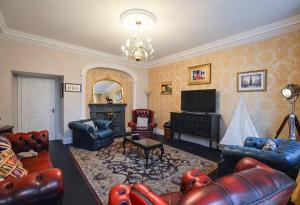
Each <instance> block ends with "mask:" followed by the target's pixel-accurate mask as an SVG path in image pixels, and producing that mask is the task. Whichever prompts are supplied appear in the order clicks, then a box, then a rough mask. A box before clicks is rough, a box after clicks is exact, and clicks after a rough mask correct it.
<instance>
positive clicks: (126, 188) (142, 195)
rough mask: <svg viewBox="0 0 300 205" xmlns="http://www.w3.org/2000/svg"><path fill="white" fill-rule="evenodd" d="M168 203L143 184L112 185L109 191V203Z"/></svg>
mask: <svg viewBox="0 0 300 205" xmlns="http://www.w3.org/2000/svg"><path fill="white" fill-rule="evenodd" d="M149 201H150V202H151V204H152V205H168V203H167V202H166V201H165V200H164V199H163V198H162V197H160V196H159V195H157V194H156V193H154V192H153V191H152V190H151V189H149V188H148V187H147V186H145V185H143V184H134V185H125V184H119V185H116V186H114V187H113V188H112V189H111V191H110V193H109V202H108V204H109V205H120V204H126V205H146V204H148V202H149Z"/></svg>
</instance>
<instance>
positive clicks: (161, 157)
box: [160, 147, 165, 161]
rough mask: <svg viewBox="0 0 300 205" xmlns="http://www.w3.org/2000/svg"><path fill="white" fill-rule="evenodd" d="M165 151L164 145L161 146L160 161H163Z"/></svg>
mask: <svg viewBox="0 0 300 205" xmlns="http://www.w3.org/2000/svg"><path fill="white" fill-rule="evenodd" d="M164 153H165V149H164V147H160V161H163V155H164Z"/></svg>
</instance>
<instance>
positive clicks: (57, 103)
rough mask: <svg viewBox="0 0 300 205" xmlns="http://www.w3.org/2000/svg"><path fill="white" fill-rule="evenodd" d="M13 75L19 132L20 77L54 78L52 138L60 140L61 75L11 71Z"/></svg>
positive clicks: (19, 130)
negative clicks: (15, 87) (15, 86)
mask: <svg viewBox="0 0 300 205" xmlns="http://www.w3.org/2000/svg"><path fill="white" fill-rule="evenodd" d="M13 74H14V76H15V77H16V78H17V81H16V82H17V90H16V92H17V126H16V128H17V132H21V131H22V130H21V124H22V115H21V109H22V102H21V99H22V97H21V96H22V95H21V94H22V93H21V91H22V87H21V83H20V82H21V79H22V78H39V79H52V80H55V94H54V96H55V106H54V109H55V110H56V112H55V116H54V124H55V126H54V127H55V129H54V138H53V140H62V139H63V96H64V94H63V92H64V91H63V90H62V83H63V82H64V81H63V80H64V78H63V76H56V75H46V74H38V73H24V72H13Z"/></svg>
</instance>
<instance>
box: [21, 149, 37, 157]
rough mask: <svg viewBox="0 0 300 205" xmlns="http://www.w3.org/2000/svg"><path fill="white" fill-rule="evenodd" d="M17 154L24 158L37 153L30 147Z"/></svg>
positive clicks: (34, 155)
mask: <svg viewBox="0 0 300 205" xmlns="http://www.w3.org/2000/svg"><path fill="white" fill-rule="evenodd" d="M17 156H18V157H19V159H26V158H31V157H36V156H38V153H37V152H35V151H34V150H33V149H31V150H29V151H28V152H19V153H18V154H17Z"/></svg>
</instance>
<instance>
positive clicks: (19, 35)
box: [0, 11, 146, 68]
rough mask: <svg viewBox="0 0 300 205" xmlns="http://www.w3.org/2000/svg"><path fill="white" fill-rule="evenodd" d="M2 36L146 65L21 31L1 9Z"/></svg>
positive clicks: (122, 62)
mask: <svg viewBox="0 0 300 205" xmlns="http://www.w3.org/2000/svg"><path fill="white" fill-rule="evenodd" d="M0 38H2V39H7V40H13V41H19V42H26V43H33V44H37V45H42V46H46V47H50V48H59V49H63V50H67V51H71V52H75V53H81V54H88V55H93V56H96V57H99V58H101V59H104V60H110V61H112V62H114V63H117V64H121V65H126V66H133V67H142V68H145V67H146V65H145V63H144V62H135V61H126V60H125V59H123V58H122V57H121V56H117V55H113V54H109V53H105V52H102V51H98V50H94V49H90V48H87V47H83V46H79V45H76V44H72V43H66V42H62V41H57V40H54V39H51V38H46V37H42V36H39V35H34V34H30V33H26V32H21V31H18V30H15V29H11V28H8V27H7V25H6V22H5V20H4V17H3V15H2V13H1V11H0Z"/></svg>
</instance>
